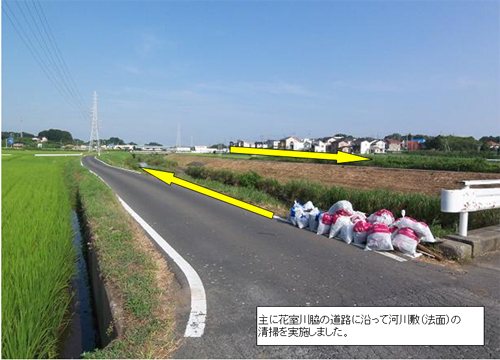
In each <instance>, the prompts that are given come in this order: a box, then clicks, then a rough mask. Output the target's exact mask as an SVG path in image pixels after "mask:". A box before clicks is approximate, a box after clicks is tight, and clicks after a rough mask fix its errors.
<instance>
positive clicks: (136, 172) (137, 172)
mask: <svg viewBox="0 0 500 360" xmlns="http://www.w3.org/2000/svg"><path fill="white" fill-rule="evenodd" d="M95 159H96V160H97V161H99V162H102V163H103V164H104V165H106V166H109V167H112V168H115V169H118V170H124V171H129V172H133V173H135V174H142V173H141V172H139V171H135V170H130V169H125V168H121V167H118V166H114V165H109V164H108V163H105V162H104V161H102V160H101V159H98V158H97V157H95Z"/></svg>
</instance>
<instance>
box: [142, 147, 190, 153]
mask: <svg viewBox="0 0 500 360" xmlns="http://www.w3.org/2000/svg"><path fill="white" fill-rule="evenodd" d="M151 150H153V149H151ZM161 150H163V147H162V148H161ZM161 150H156V151H161ZM172 151H174V152H191V148H190V147H189V146H175V147H173V148H172Z"/></svg>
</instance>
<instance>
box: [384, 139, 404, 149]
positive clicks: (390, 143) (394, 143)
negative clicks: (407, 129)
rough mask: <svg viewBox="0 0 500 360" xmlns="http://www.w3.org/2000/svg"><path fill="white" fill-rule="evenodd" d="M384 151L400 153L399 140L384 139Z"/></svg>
mask: <svg viewBox="0 0 500 360" xmlns="http://www.w3.org/2000/svg"><path fill="white" fill-rule="evenodd" d="M385 149H386V150H387V151H401V140H397V139H385Z"/></svg>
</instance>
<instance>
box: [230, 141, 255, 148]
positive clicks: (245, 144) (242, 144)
mask: <svg viewBox="0 0 500 360" xmlns="http://www.w3.org/2000/svg"><path fill="white" fill-rule="evenodd" d="M231 144H232V145H231ZM229 146H236V147H247V148H249V147H255V144H254V143H252V142H248V141H245V140H237V141H236V142H233V141H231V142H230V143H229Z"/></svg>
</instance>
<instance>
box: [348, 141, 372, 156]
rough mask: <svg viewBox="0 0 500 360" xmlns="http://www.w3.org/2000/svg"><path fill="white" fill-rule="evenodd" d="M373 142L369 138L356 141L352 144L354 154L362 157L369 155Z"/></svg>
mask: <svg viewBox="0 0 500 360" xmlns="http://www.w3.org/2000/svg"><path fill="white" fill-rule="evenodd" d="M372 142H373V139H369V138H360V139H356V140H354V141H353V142H352V152H354V153H356V154H361V155H365V154H369V153H370V146H371V144H372Z"/></svg>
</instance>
